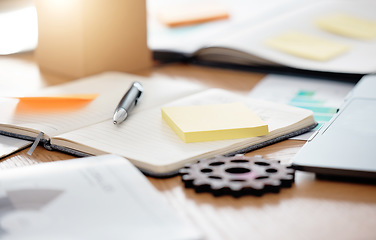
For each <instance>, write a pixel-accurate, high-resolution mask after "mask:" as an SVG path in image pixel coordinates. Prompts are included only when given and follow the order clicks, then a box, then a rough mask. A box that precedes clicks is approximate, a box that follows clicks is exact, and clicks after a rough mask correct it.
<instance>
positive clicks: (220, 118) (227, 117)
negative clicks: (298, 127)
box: [161, 103, 269, 143]
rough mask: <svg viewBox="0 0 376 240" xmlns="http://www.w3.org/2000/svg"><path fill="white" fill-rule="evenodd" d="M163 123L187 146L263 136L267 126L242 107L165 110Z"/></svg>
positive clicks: (177, 107) (189, 107)
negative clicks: (195, 143)
mask: <svg viewBox="0 0 376 240" xmlns="http://www.w3.org/2000/svg"><path fill="white" fill-rule="evenodd" d="M161 110H162V118H163V120H164V121H165V122H166V123H167V124H168V125H169V126H170V127H171V129H172V130H173V131H174V132H175V133H176V134H177V135H178V136H179V137H180V138H181V139H182V140H183V141H184V142H186V143H191V142H203V141H216V140H226V139H236V138H248V137H256V136H262V135H266V134H268V133H269V130H268V125H267V124H266V123H265V122H264V121H263V120H261V118H260V117H259V116H257V115H256V114H255V113H253V112H252V111H251V110H250V109H249V108H248V107H247V106H246V105H245V104H243V103H228V104H215V105H199V106H174V107H163V108H162V109H161Z"/></svg>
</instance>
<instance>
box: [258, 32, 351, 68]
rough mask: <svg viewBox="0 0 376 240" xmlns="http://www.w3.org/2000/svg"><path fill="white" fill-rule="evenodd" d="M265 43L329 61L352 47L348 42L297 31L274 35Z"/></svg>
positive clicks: (286, 51) (289, 51)
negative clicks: (344, 42)
mask: <svg viewBox="0 0 376 240" xmlns="http://www.w3.org/2000/svg"><path fill="white" fill-rule="evenodd" d="M265 44H266V45H267V46H269V47H272V48H274V49H277V50H279V51H282V52H285V53H288V54H291V55H294V56H297V57H302V58H307V59H311V60H316V61H327V60H329V59H332V58H334V57H337V56H338V55H340V54H342V53H344V52H346V51H348V50H349V49H350V47H349V46H348V45H346V44H343V43H339V42H334V41H330V40H327V39H323V38H319V37H314V36H310V35H307V34H304V33H301V32H296V31H290V32H287V33H284V34H281V35H279V36H276V37H273V38H271V39H269V40H267V41H266V42H265Z"/></svg>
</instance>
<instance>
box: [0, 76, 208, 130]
mask: <svg viewBox="0 0 376 240" xmlns="http://www.w3.org/2000/svg"><path fill="white" fill-rule="evenodd" d="M134 81H139V82H141V83H142V84H143V86H144V94H143V96H142V99H141V100H140V102H139V104H138V106H137V107H136V108H135V109H134V111H133V112H138V111H142V110H145V109H147V108H150V107H153V106H156V105H159V104H163V103H165V102H168V101H171V100H173V99H176V98H178V97H181V96H186V95H189V94H192V93H195V92H197V91H201V90H202V89H204V87H203V86H201V85H197V84H193V83H188V82H182V81H179V80H170V79H153V80H148V79H147V78H144V77H139V76H136V75H130V74H125V73H116V72H109V73H104V74H100V75H96V76H93V77H88V78H85V79H81V80H78V81H74V82H71V83H68V84H65V85H61V86H56V87H51V88H47V89H44V90H43V91H40V92H38V93H35V94H34V95H35V96H57V95H66V94H85V93H87V94H93V93H95V94H99V96H98V97H97V98H96V99H95V100H93V101H92V102H89V103H88V104H87V105H85V106H84V107H81V108H78V109H72V110H64V111H61V109H56V111H55V112H53V111H48V112H47V111H46V112H43V111H33V112H21V111H17V110H16V106H13V107H14V108H15V109H14V113H13V116H12V117H10V118H8V119H7V121H5V122H4V121H3V122H2V123H7V124H12V125H18V126H21V127H25V128H32V129H36V130H37V131H36V132H44V133H45V134H46V135H48V136H55V135H58V134H61V133H64V132H68V131H72V130H75V129H80V128H82V127H85V126H89V125H92V124H95V123H98V122H102V121H104V120H108V121H109V122H111V123H112V121H111V120H110V119H112V115H113V113H114V110H115V108H116V106H117V104H118V103H119V101H120V99H121V98H122V96H123V95H124V94H125V92H126V91H127V90H128V89H129V87H130V86H131V84H132V82H134ZM171 90H173V91H171ZM133 112H132V113H133Z"/></svg>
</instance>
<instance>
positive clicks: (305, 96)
mask: <svg viewBox="0 0 376 240" xmlns="http://www.w3.org/2000/svg"><path fill="white" fill-rule="evenodd" d="M288 104H289V105H292V106H295V107H300V108H305V109H308V110H311V111H312V112H313V116H314V118H315V120H316V122H317V123H318V125H317V127H316V129H315V130H317V129H318V128H320V127H321V126H322V125H323V124H324V123H326V122H328V121H329V120H330V119H331V118H332V117H333V115H334V114H335V113H336V112H337V108H335V107H328V106H326V101H325V100H323V99H317V98H315V92H314V91H306V90H299V91H298V92H297V93H296V95H295V96H294V97H293V98H292V99H291V100H290V101H289V103H288Z"/></svg>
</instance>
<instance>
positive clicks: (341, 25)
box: [316, 13, 376, 40]
mask: <svg viewBox="0 0 376 240" xmlns="http://www.w3.org/2000/svg"><path fill="white" fill-rule="evenodd" d="M316 24H317V26H319V27H320V28H321V29H323V30H325V31H328V32H331V33H334V34H338V35H341V36H345V37H351V38H358V39H363V40H371V39H374V38H376V22H375V21H370V20H367V19H362V18H359V17H356V16H351V15H347V14H340V13H337V14H332V15H329V16H325V17H322V18H319V19H317V20H316Z"/></svg>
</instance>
